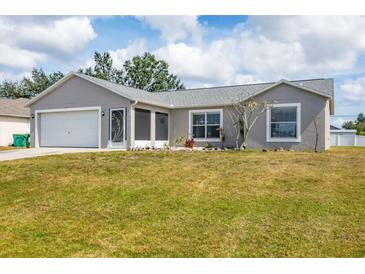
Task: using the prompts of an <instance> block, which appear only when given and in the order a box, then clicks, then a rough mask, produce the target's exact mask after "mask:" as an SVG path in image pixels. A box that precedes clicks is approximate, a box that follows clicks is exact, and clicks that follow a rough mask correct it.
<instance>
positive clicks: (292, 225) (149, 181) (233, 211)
mask: <svg viewBox="0 0 365 274" xmlns="http://www.w3.org/2000/svg"><path fill="white" fill-rule="evenodd" d="M0 174H1V177H0V256H1V257H364V256H365V149H362V148H335V149H331V150H330V151H327V152H323V153H316V154H315V153H312V152H266V153H263V152H255V151H250V152H105V153H87V154H65V155H55V156H46V157H39V158H33V159H24V160H16V161H10V162H1V163H0Z"/></svg>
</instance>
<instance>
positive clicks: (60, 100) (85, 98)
mask: <svg viewBox="0 0 365 274" xmlns="http://www.w3.org/2000/svg"><path fill="white" fill-rule="evenodd" d="M95 106H100V107H101V110H102V111H104V113H105V115H104V116H102V117H101V147H102V148H106V147H107V146H108V142H109V118H110V117H109V114H110V109H111V108H126V110H127V111H126V114H127V121H126V128H127V130H126V131H127V147H128V146H130V132H131V131H130V125H131V121H130V117H131V113H130V110H131V107H130V106H131V101H130V100H128V99H126V98H123V97H121V96H120V95H117V94H115V93H113V92H111V91H109V90H106V89H104V88H102V87H99V86H97V85H95V84H93V83H90V82H89V81H86V80H84V79H81V78H79V77H72V78H71V79H69V80H68V81H66V82H65V83H64V84H63V85H62V86H60V87H58V88H57V89H56V90H54V91H52V92H50V93H49V94H47V95H46V96H44V97H42V98H41V99H39V100H38V101H36V102H35V103H34V104H32V105H31V107H30V109H31V114H34V115H35V111H36V110H41V109H57V108H77V107H95ZM39 115H41V114H39ZM39 118H40V117H38V132H40V127H41V124H40V119H39ZM34 126H35V119H31V122H30V131H31V144H32V146H34V145H35V144H34V140H35V136H34V134H35V130H34Z"/></svg>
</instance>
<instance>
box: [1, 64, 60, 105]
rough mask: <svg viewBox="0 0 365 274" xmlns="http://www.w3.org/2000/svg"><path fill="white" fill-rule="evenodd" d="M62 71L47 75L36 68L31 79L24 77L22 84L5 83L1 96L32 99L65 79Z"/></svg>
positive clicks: (2, 86) (2, 85)
mask: <svg viewBox="0 0 365 274" xmlns="http://www.w3.org/2000/svg"><path fill="white" fill-rule="evenodd" d="M63 76H64V75H63V73H62V72H60V71H57V72H53V73H51V74H49V75H46V74H45V73H44V71H43V70H42V69H36V68H34V69H33V70H32V76H31V77H24V78H23V80H21V81H20V82H12V81H3V82H2V84H1V85H0V96H1V97H9V98H20V97H23V98H30V97H34V96H35V95H37V94H39V93H41V92H42V91H43V90H45V89H47V88H48V87H49V86H51V85H53V84H54V83H55V82H57V81H58V80H60V79H61V78H62V77H63Z"/></svg>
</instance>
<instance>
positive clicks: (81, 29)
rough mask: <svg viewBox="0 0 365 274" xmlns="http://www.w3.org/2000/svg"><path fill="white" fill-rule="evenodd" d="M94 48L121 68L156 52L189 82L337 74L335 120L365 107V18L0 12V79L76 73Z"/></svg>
mask: <svg viewBox="0 0 365 274" xmlns="http://www.w3.org/2000/svg"><path fill="white" fill-rule="evenodd" d="M95 51H100V52H105V51H108V52H110V53H111V55H112V57H113V60H114V63H115V66H116V67H120V66H121V65H122V63H123V62H124V61H125V60H127V59H129V58H131V57H133V56H134V55H137V54H142V53H143V52H145V51H150V52H153V53H154V54H155V55H156V56H157V57H158V58H160V59H164V60H166V61H167V62H168V63H169V64H170V70H171V71H172V72H173V73H175V74H177V75H178V76H179V77H180V78H181V79H182V81H183V82H184V83H185V85H186V86H187V87H201V86H216V85H232V84H245V83H254V82H263V81H277V80H279V79H282V78H285V79H288V80H294V79H307V78H321V77H332V78H334V79H335V111H336V115H337V116H336V117H333V118H332V121H333V123H336V124H340V123H342V122H343V121H344V120H347V119H351V118H352V117H349V115H356V114H357V113H359V112H365V17H359V16H350V17H339V16H137V17H134V16H107V17H100V16H96V17H85V16H79V17H77V16H69V17H54V16H46V17H45V16H28V17H27V16H16V17H4V16H3V17H0V80H3V79H11V80H16V79H20V78H21V77H23V76H24V75H29V72H30V71H31V69H32V67H41V68H43V69H44V70H45V71H46V72H52V71H55V70H61V71H63V72H65V73H67V72H68V71H70V70H77V69H78V68H80V67H85V66H88V65H92V63H93V61H92V56H93V53H94V52H95ZM341 115H343V116H342V117H341Z"/></svg>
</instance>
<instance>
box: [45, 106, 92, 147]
mask: <svg viewBox="0 0 365 274" xmlns="http://www.w3.org/2000/svg"><path fill="white" fill-rule="evenodd" d="M98 115H99V112H98V111H97V110H87V111H66V112H50V113H42V114H41V136H40V137H41V138H40V145H41V146H48V147H98V144H99V121H98Z"/></svg>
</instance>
